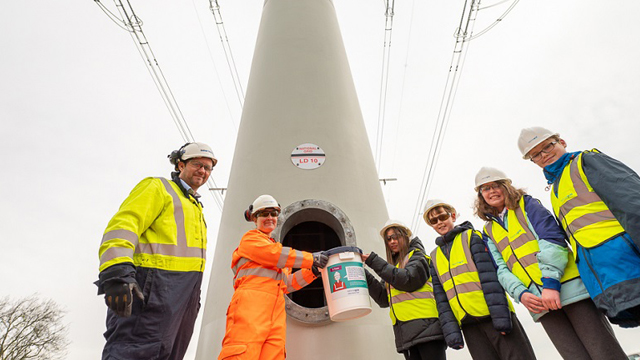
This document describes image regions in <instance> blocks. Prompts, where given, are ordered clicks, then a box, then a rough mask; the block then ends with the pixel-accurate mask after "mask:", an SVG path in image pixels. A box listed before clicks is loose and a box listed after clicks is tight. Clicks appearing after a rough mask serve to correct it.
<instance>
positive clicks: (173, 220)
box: [99, 178, 207, 272]
mask: <svg viewBox="0 0 640 360" xmlns="http://www.w3.org/2000/svg"><path fill="white" fill-rule="evenodd" d="M206 246H207V229H206V223H205V221H204V216H203V213H202V205H201V204H200V203H198V201H196V199H195V198H193V197H192V196H189V198H187V197H185V196H184V194H183V192H182V191H181V190H180V188H179V187H178V185H177V184H176V183H174V182H173V181H170V180H167V179H164V178H146V179H144V180H142V181H141V182H140V183H139V184H138V185H136V187H135V188H134V189H133V190H132V191H131V194H129V196H128V197H127V198H126V199H125V201H124V202H123V203H122V205H121V206H120V209H119V210H118V212H117V213H116V214H115V215H114V216H113V218H111V220H110V221H109V224H108V225H107V228H106V230H105V231H104V235H103V236H102V243H101V244H100V250H99V256H100V271H103V270H104V269H106V268H108V267H109V266H112V265H114V264H120V263H127V262H129V263H133V264H134V265H135V266H142V267H148V268H156V269H162V270H170V271H198V272H202V271H204V263H205V254H206Z"/></svg>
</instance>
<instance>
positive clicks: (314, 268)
mask: <svg viewBox="0 0 640 360" xmlns="http://www.w3.org/2000/svg"><path fill="white" fill-rule="evenodd" d="M311 272H313V275H315V276H316V277H320V275H321V274H320V269H318V267H317V266H315V265H314V266H312V267H311Z"/></svg>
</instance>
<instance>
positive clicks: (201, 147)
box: [168, 142, 218, 167]
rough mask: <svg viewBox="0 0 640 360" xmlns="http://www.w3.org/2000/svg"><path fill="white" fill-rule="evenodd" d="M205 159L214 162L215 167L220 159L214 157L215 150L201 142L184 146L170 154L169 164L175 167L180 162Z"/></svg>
mask: <svg viewBox="0 0 640 360" xmlns="http://www.w3.org/2000/svg"><path fill="white" fill-rule="evenodd" d="M199 157H204V158H208V159H211V161H213V166H216V164H217V163H218V159H216V157H215V156H214V155H213V150H211V148H210V147H209V145H207V144H205V143H201V142H192V143H186V144H184V145H182V147H181V148H180V149H178V150H174V151H172V152H171V154H169V156H168V158H169V162H171V163H172V164H173V165H176V167H177V165H178V162H179V161H186V160H189V159H194V158H199Z"/></svg>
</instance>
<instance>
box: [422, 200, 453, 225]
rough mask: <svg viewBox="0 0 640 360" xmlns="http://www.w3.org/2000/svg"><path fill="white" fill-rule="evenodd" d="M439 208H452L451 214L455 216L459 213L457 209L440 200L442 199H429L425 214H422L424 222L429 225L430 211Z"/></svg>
mask: <svg viewBox="0 0 640 360" xmlns="http://www.w3.org/2000/svg"><path fill="white" fill-rule="evenodd" d="M438 206H446V207H448V208H451V212H452V213H453V214H457V213H458V212H457V211H456V208H454V207H453V206H451V205H449V204H447V203H446V202H444V201H442V200H440V199H429V200H427V203H426V204H425V206H424V212H423V213H422V218H423V219H424V221H425V222H426V223H427V224H428V223H429V219H428V218H427V215H428V214H429V211H431V210H433V209H435V208H437V207H438Z"/></svg>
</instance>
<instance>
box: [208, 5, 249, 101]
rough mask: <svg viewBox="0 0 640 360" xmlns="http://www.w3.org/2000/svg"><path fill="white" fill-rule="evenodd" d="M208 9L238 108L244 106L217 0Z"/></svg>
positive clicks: (240, 84) (236, 71)
mask: <svg viewBox="0 0 640 360" xmlns="http://www.w3.org/2000/svg"><path fill="white" fill-rule="evenodd" d="M209 9H210V10H211V14H213V18H214V19H215V21H216V28H217V29H218V35H219V36H220V42H221V43H222V49H223V50H224V56H225V58H226V59H227V66H228V67H229V71H230V72H231V78H232V79H233V86H234V87H235V89H236V96H237V97H238V101H239V102H240V108H241V109H242V107H243V106H244V105H243V104H244V89H243V88H242V82H241V81H240V75H238V68H237V67H236V61H235V59H234V58H233V52H232V51H231V44H230V43H229V37H228V36H227V30H226V29H225V27H224V21H222V14H221V13H220V5H219V4H218V0H209Z"/></svg>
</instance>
